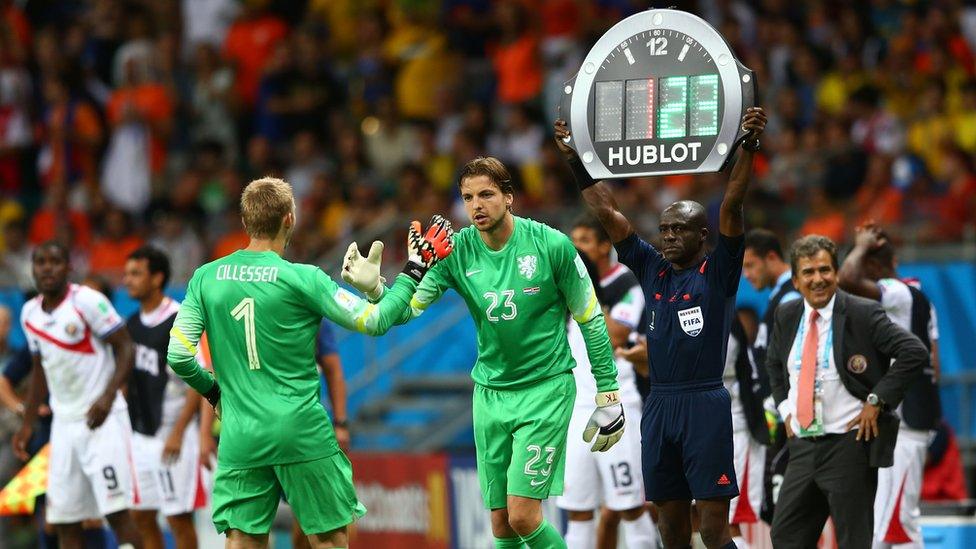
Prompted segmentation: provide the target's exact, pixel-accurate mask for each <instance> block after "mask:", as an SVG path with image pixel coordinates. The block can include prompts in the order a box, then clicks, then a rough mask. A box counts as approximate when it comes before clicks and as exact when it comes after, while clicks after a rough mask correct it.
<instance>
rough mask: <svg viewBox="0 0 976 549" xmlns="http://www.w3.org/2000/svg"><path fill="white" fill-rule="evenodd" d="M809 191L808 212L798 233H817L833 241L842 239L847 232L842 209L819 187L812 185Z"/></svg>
mask: <svg viewBox="0 0 976 549" xmlns="http://www.w3.org/2000/svg"><path fill="white" fill-rule="evenodd" d="M809 193H810V213H809V215H808V216H807V219H806V221H805V222H804V223H803V226H802V227H800V231H799V233H800V234H801V235H808V234H819V235H822V236H826V237H827V238H829V239H831V240H834V241H843V240H844V234H845V233H846V232H847V222H846V220H845V219H844V212H843V210H842V209H841V208H839V207H837V204H834V203H832V202H831V201H830V199H829V198H827V196H826V193H824V191H823V189H821V188H820V187H812V188H811V189H810V190H809Z"/></svg>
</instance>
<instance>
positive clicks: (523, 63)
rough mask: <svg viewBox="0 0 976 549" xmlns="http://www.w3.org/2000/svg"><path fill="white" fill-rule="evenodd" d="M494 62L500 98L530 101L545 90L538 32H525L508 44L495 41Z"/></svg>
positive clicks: (505, 100) (492, 53)
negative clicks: (496, 43) (536, 35)
mask: <svg viewBox="0 0 976 549" xmlns="http://www.w3.org/2000/svg"><path fill="white" fill-rule="evenodd" d="M491 63H492V65H494V67H495V76H496V79H497V80H498V92H497V93H498V99H499V100H501V101H502V102H504V103H521V102H523V101H529V100H531V99H534V98H535V97H536V96H538V95H539V92H541V91H542V67H541V65H540V64H539V40H538V38H536V37H535V36H533V35H531V34H525V35H523V36H522V37H520V38H519V39H518V40H515V41H514V42H511V43H509V44H498V45H496V46H495V47H494V48H493V51H492V52H491Z"/></svg>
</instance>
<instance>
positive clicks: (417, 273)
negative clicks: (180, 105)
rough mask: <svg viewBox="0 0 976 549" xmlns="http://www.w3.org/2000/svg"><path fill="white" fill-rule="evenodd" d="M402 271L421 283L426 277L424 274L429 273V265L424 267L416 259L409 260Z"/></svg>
mask: <svg viewBox="0 0 976 549" xmlns="http://www.w3.org/2000/svg"><path fill="white" fill-rule="evenodd" d="M401 272H402V273H403V274H405V275H407V276H409V277H410V278H412V279H414V280H416V281H417V282H418V283H419V282H420V281H421V280H423V279H424V275H425V274H427V267H424V266H423V265H421V264H420V263H417V262H416V261H407V264H406V265H404V266H403V271H401Z"/></svg>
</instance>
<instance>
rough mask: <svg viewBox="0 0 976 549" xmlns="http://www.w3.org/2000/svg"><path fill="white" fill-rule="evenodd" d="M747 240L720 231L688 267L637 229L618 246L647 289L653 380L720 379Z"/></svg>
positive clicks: (688, 381)
mask: <svg viewBox="0 0 976 549" xmlns="http://www.w3.org/2000/svg"><path fill="white" fill-rule="evenodd" d="M744 242H745V237H744V236H742V235H740V236H736V237H727V236H724V235H719V238H718V245H717V246H715V249H714V250H712V252H711V253H710V254H709V255H708V256H706V257H705V259H704V260H703V261H702V262H701V263H699V264H698V265H696V266H695V267H691V268H688V269H684V270H675V268H674V267H673V266H672V265H671V263H670V262H669V261H668V260H667V259H665V258H664V256H663V255H661V253H660V252H658V251H657V250H656V249H655V248H654V247H653V246H651V245H650V244H648V243H647V242H645V241H644V240H642V239H641V238H640V237H639V236H637V234H636V233H635V234H632V235H630V236H629V237H627V238H625V239H624V240H622V241H620V242H617V243H616V244H615V245H614V247H615V248H616V249H617V254H618V255H619V259H620V262H621V263H623V264H624V265H626V266H628V267H630V270H631V271H633V272H634V274H635V275H637V279H638V280H640V285H641V289H642V290H643V291H644V297H645V301H646V303H647V305H646V307H647V314H646V316H645V318H646V321H647V324H646V325H645V326H644V329H645V331H646V334H647V352H648V359H649V365H650V381H651V383H653V384H685V383H691V384H694V383H701V382H721V380H722V372H723V370H724V369H725V352H726V347H727V345H728V340H729V329H730V327H731V325H732V315H733V314H735V294H736V292H737V291H738V289H739V277H740V276H741V274H742V253H743V243H744Z"/></svg>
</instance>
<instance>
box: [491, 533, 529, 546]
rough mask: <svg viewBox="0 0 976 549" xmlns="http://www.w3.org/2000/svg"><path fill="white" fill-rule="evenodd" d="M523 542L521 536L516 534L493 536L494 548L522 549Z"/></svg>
mask: <svg viewBox="0 0 976 549" xmlns="http://www.w3.org/2000/svg"><path fill="white" fill-rule="evenodd" d="M523 547H525V544H523V543H522V538H520V537H518V536H516V537H514V538H495V549H522V548H523Z"/></svg>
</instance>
